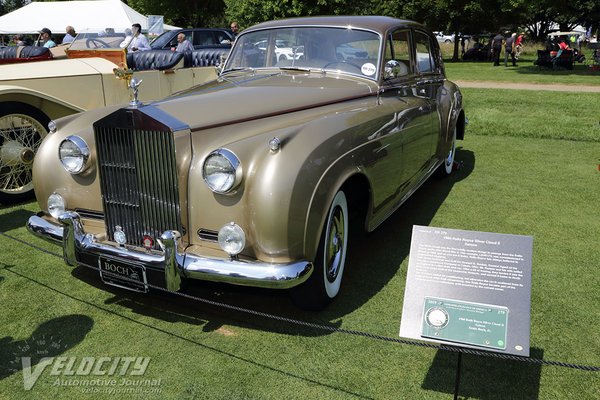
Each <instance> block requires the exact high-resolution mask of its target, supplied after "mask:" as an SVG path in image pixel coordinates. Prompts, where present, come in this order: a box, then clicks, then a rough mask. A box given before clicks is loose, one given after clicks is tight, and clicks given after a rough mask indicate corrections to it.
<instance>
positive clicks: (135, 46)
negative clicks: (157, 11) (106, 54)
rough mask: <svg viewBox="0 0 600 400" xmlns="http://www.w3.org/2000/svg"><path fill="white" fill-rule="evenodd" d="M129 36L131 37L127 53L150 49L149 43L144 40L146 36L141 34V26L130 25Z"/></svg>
mask: <svg viewBox="0 0 600 400" xmlns="http://www.w3.org/2000/svg"><path fill="white" fill-rule="evenodd" d="M131 34H132V35H133V37H132V38H131V41H130V42H129V44H128V45H127V51H131V52H136V51H146V50H151V49H152V48H151V47H150V43H148V39H146V36H144V35H143V34H142V26H141V25H140V24H133V25H131Z"/></svg>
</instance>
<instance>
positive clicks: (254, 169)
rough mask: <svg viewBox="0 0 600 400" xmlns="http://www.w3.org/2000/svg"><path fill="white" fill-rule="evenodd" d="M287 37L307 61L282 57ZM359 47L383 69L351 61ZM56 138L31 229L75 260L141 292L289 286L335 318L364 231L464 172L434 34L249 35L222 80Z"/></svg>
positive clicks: (43, 167) (41, 174)
mask: <svg viewBox="0 0 600 400" xmlns="http://www.w3.org/2000/svg"><path fill="white" fill-rule="evenodd" d="M263 40H266V41H267V43H266V46H265V47H263V48H262V49H260V48H258V47H257V46H256V44H257V43H261V42H262V41H263ZM277 40H285V41H286V43H289V44H290V45H291V46H298V47H300V46H302V48H303V49H304V53H303V57H302V59H291V60H287V59H286V60H278V57H277V56H276V53H275V47H276V43H277ZM346 45H349V46H352V47H354V48H357V49H362V50H363V51H364V52H367V55H368V57H361V58H359V59H352V58H351V57H346V58H345V59H338V57H337V54H338V51H337V49H338V48H339V47H346ZM363 55H364V54H363ZM142 86H143V84H142ZM52 127H53V129H52V131H51V133H50V134H49V135H47V136H46V138H45V139H44V141H43V143H42V145H41V147H40V149H39V151H38V155H37V157H36V159H35V162H34V166H33V182H34V188H35V193H36V197H37V199H38V203H39V206H40V207H41V209H42V211H41V212H40V213H38V214H37V215H35V216H32V217H31V218H30V219H29V220H28V224H27V225H28V229H29V230H30V232H32V233H33V234H35V235H36V236H39V237H41V238H44V239H47V240H49V241H52V242H56V243H59V244H60V245H61V246H62V247H63V252H64V256H65V261H66V263H68V264H70V265H73V266H75V265H87V266H91V267H93V268H97V269H98V270H99V274H100V278H101V279H102V280H103V281H104V282H105V283H107V284H110V285H117V286H121V287H126V288H129V289H132V290H138V291H142V292H145V291H147V290H148V288H149V286H161V287H166V288H168V289H169V290H178V289H180V287H181V284H182V280H186V279H188V280H190V279H199V280H208V281H217V282H225V283H231V284H237V285H249V286H256V287H266V288H273V289H290V290H289V293H290V294H291V297H292V299H293V301H294V302H295V303H296V304H298V305H299V306H301V307H305V308H308V309H322V308H323V307H325V306H326V305H327V304H328V303H329V302H330V301H331V300H332V299H334V298H335V297H336V296H337V295H338V293H339V291H340V285H341V282H342V276H343V274H344V269H345V265H346V255H347V246H348V235H350V234H352V233H353V231H352V229H354V230H355V231H354V232H358V231H359V230H362V229H366V230H367V231H372V230H374V229H375V228H376V227H377V226H379V225H380V224H381V223H382V222H383V221H384V220H385V219H386V218H387V217H388V216H390V214H392V212H394V211H395V210H396V209H397V208H398V207H400V206H401V205H402V203H403V202H404V201H405V200H406V199H407V198H409V196H410V195H411V194H413V193H414V192H415V191H416V190H417V189H418V188H419V187H420V186H421V184H422V183H423V182H425V181H426V180H427V179H428V178H429V177H430V176H431V175H433V174H434V173H436V172H437V173H438V174H440V175H442V176H445V175H449V174H450V173H452V170H453V163H454V154H455V149H456V147H455V146H456V140H457V139H462V138H463V135H464V128H465V115H464V111H463V107H462V95H461V93H460V91H459V89H458V87H457V86H456V85H455V84H454V83H452V82H450V81H448V80H447V79H446V78H445V74H444V66H443V63H442V57H441V54H440V50H439V45H438V43H437V40H436V39H435V37H434V36H433V35H432V34H431V33H430V32H429V31H427V30H426V29H425V28H424V27H423V26H422V25H420V24H418V23H416V22H411V21H403V20H397V19H393V18H388V17H375V16H357V17H314V18H298V19H289V20H279V21H273V22H266V23H262V24H259V25H256V26H254V27H252V28H249V29H247V30H245V31H244V32H243V33H242V34H240V35H239V36H238V37H237V39H236V42H235V44H234V46H233V48H232V50H231V53H230V55H229V57H228V58H227V61H226V63H225V65H224V67H223V69H222V71H221V73H220V75H219V77H218V78H217V79H216V80H214V81H212V82H209V83H206V84H203V85H199V86H196V87H193V88H190V89H187V90H184V91H182V92H180V93H177V94H175V95H173V96H170V97H168V98H166V99H164V100H161V101H156V102H149V103H145V104H141V102H135V101H133V102H132V104H131V105H130V106H128V107H119V106H113V107H109V108H105V109H97V110H93V111H90V112H87V113H83V114H80V115H74V116H70V117H66V118H62V119H59V120H56V121H54V123H53V124H52ZM351 217H352V218H351Z"/></svg>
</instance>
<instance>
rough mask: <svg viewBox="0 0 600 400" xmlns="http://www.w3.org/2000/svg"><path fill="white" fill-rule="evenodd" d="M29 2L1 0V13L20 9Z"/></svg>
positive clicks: (24, 0)
mask: <svg viewBox="0 0 600 400" xmlns="http://www.w3.org/2000/svg"><path fill="white" fill-rule="evenodd" d="M27 3H29V1H27V0H0V15H4V14H8V13H9V12H13V11H15V10H18V9H19V8H21V7H23V6H24V5H26V4H27Z"/></svg>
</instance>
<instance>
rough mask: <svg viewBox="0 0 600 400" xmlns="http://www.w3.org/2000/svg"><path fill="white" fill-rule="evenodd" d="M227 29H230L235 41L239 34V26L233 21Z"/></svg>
mask: <svg viewBox="0 0 600 400" xmlns="http://www.w3.org/2000/svg"><path fill="white" fill-rule="evenodd" d="M229 28H230V29H231V32H233V38H234V39H235V38H236V37H237V35H238V33H240V26H239V25H238V23H237V22H236V21H233V22H232V23H231V24H230V25H229Z"/></svg>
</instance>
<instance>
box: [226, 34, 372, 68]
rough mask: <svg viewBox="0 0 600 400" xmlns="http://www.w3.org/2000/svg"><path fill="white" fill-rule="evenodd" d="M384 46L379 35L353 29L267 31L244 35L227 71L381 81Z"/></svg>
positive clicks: (229, 61) (234, 51) (228, 61)
mask: <svg viewBox="0 0 600 400" xmlns="http://www.w3.org/2000/svg"><path fill="white" fill-rule="evenodd" d="M380 43H381V37H380V36H379V35H378V34H376V33H374V32H369V31H364V30H358V29H352V28H331V27H295V28H277V29H265V30H260V31H254V32H249V33H246V34H242V35H240V36H239V37H238V39H237V41H236V42H235V45H234V48H233V49H232V51H231V55H230V56H229V57H228V59H227V64H226V65H225V68H224V70H223V71H224V72H227V71H232V70H238V69H261V68H285V69H302V70H303V69H307V70H319V71H335V72H343V73H349V74H354V75H360V76H363V77H367V78H370V79H377V78H378V69H379V68H378V65H379V54H380Z"/></svg>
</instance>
